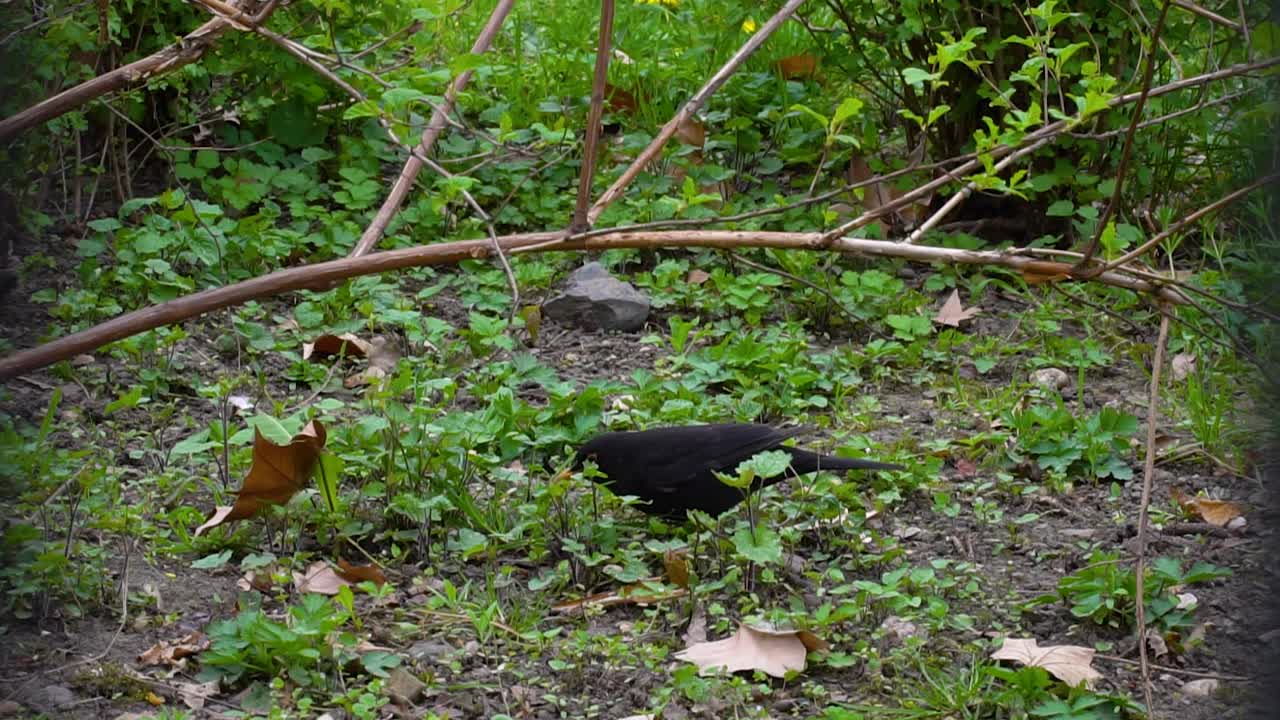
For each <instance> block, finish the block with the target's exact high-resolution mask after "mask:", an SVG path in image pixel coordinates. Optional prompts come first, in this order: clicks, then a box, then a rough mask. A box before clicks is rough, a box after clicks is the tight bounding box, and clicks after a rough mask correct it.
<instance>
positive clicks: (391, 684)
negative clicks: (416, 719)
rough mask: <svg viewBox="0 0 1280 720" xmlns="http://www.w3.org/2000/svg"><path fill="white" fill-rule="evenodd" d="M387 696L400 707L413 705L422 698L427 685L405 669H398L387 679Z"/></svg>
mask: <svg viewBox="0 0 1280 720" xmlns="http://www.w3.org/2000/svg"><path fill="white" fill-rule="evenodd" d="M386 688H387V695H388V696H389V697H390V698H391V699H392V700H394V701H395V702H396V704H398V705H412V704H413V703H414V701H416V700H417V699H418V698H420V697H422V691H423V690H426V688H427V684H426V683H424V682H422V681H421V680H419V679H418V678H417V677H415V676H414V675H413V673H411V672H409V671H408V670H405V669H404V668H396V669H394V670H392V671H391V674H390V675H389V676H388V677H387V685H386Z"/></svg>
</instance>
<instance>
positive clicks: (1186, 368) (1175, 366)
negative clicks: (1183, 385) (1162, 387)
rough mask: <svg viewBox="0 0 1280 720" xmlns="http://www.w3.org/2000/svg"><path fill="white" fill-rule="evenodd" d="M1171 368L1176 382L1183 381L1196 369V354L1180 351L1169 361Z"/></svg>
mask: <svg viewBox="0 0 1280 720" xmlns="http://www.w3.org/2000/svg"><path fill="white" fill-rule="evenodd" d="M1169 368H1170V374H1171V375H1173V380H1174V382H1182V381H1183V380H1186V379H1187V376H1188V375H1190V374H1191V373H1193V372H1195V371H1196V356H1195V355H1194V354H1192V353H1185V352H1184V353H1178V354H1177V355H1174V356H1173V359H1172V360H1170V361H1169Z"/></svg>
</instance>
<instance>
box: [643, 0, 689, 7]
mask: <svg viewBox="0 0 1280 720" xmlns="http://www.w3.org/2000/svg"><path fill="white" fill-rule="evenodd" d="M636 4H637V5H666V6H667V7H676V6H677V5H679V4H680V0H636Z"/></svg>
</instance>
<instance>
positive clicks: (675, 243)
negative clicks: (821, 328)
mask: <svg viewBox="0 0 1280 720" xmlns="http://www.w3.org/2000/svg"><path fill="white" fill-rule="evenodd" d="M563 236H564V233H563V231H556V232H540V233H524V234H519V235H508V236H505V237H501V238H496V239H490V238H485V239H482V240H460V241H457V242H446V243H437V244H434V245H420V246H417V247H412V248H404V249H400V250H388V251H384V252H375V253H370V254H368V255H363V256H361V257H358V258H352V257H347V258H342V259H339V260H330V261H328V262H322V263H316V264H314V265H303V266H300V267H291V268H286V269H284V270H277V271H276V272H273V273H271V274H269V275H263V276H260V277H256V278H252V279H249V280H245V281H244V282H239V283H236V284H234V285H227V286H225V287H219V288H212V289H209V290H203V291H201V292H198V293H194V294H191V295H186V296H184V297H180V298H176V299H174V300H170V301H168V302H166V303H161V304H160V305H153V306H151V307H146V308H142V309H141V310H135V311H133V312H130V313H126V314H124V315H119V316H117V317H115V318H112V319H111V320H108V321H106V322H104V323H101V324H99V325H95V326H93V327H91V328H88V329H86V330H81V331H80V332H77V333H73V334H71V335H67V336H66V337H61V338H58V339H57V340H51V341H49V342H47V343H45V344H43V345H39V346H37V347H34V348H31V349H28V350H21V351H18V352H15V353H11V354H10V355H8V356H6V357H4V358H0V381H3V380H8V379H10V378H13V377H17V376H19V375H22V374H25V373H28V372H31V371H33V370H37V369H39V368H42V367H46V366H48V365H52V364H53V363H56V362H60V361H62V360H66V359H69V358H72V357H75V356H76V355H79V354H81V353H85V352H90V351H93V350H96V349H98V348H100V347H102V346H103V345H106V344H107V343H110V342H115V341H117V340H123V339H124V338H127V337H131V336H133V335H136V334H138V333H141V332H145V331H147V330H154V329H155V328H158V327H164V326H165V325H171V324H173V323H178V322H182V321H184V320H190V319H191V318H194V317H198V316H200V315H203V314H205V313H209V312H212V311H214V310H220V309H222V308H227V307H232V306H235V305H240V304H242V303H245V302H248V301H250V300H255V299H258V298H264V297H270V296H273V295H279V294H281V293H284V292H288V291H290V290H303V289H308V288H314V287H328V286H329V285H330V284H331V283H336V282H338V281H341V280H347V279H349V278H353V277H358V276H361V275H372V274H375V273H382V272H388V271H391V270H400V269H403V268H408V267H418V266H423V265H445V264H450V263H457V262H461V261H462V260H466V259H468V258H477V259H478V258H484V257H488V256H490V255H491V254H493V253H495V252H500V251H505V252H507V253H510V254H516V253H518V252H520V251H521V250H524V251H527V252H546V251H549V250H579V251H580V250H607V249H610V248H659V247H709V248H719V249H731V248H741V247H770V248H779V249H790V250H834V251H836V252H840V253H846V254H861V255H875V256H880V257H900V258H905V259H907V260H915V261H918V262H930V263H932V262H951V263H959V264H966V265H1000V266H1004V267H1009V268H1014V269H1017V270H1025V271H1027V272H1033V273H1036V274H1039V275H1049V276H1060V275H1065V274H1066V272H1067V271H1068V270H1070V268H1071V266H1070V265H1068V264H1066V263H1059V262H1049V261H1045V260H1036V259H1033V258H1029V257H1027V256H1025V255H1019V254H1015V253H1012V252H1003V251H995V250H962V249H957V248H940V247H931V246H927V245H906V244H903V243H898V242H893V241H889V240H864V239H861V238H838V239H837V240H835V241H834V242H832V243H831V244H830V245H826V244H825V243H824V240H823V236H822V234H821V233H816V232H812V233H789V232H741V231H732V230H696V231H686V232H626V231H619V232H614V233H611V234H608V235H600V236H596V237H592V238H588V239H581V238H573V237H571V238H567V239H564V240H561V239H560V238H563ZM553 241H554V242H553ZM1092 279H1093V280H1095V281H1097V282H1101V283H1103V284H1107V285H1115V286H1117V287H1124V288H1128V289H1130V290H1134V291H1137V292H1147V293H1156V294H1158V295H1159V297H1160V298H1161V299H1164V300H1167V301H1171V302H1175V303H1178V302H1183V301H1184V300H1183V298H1182V296H1181V295H1179V294H1178V293H1175V292H1173V291H1170V290H1168V289H1166V288H1164V287H1162V286H1161V285H1160V284H1158V283H1152V282H1147V281H1145V280H1139V279H1137V278H1133V277H1131V276H1128V275H1125V274H1122V273H1116V272H1110V273H1103V274H1101V275H1099V276H1097V277H1096V278H1092Z"/></svg>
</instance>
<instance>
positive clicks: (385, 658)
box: [360, 650, 400, 678]
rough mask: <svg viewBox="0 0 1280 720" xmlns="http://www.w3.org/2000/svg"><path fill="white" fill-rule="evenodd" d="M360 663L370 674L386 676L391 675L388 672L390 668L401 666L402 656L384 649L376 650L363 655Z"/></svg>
mask: <svg viewBox="0 0 1280 720" xmlns="http://www.w3.org/2000/svg"><path fill="white" fill-rule="evenodd" d="M360 664H361V665H363V666H364V669H365V671H366V672H368V673H369V674H370V675H376V676H378V677H383V678H384V677H388V676H389V675H390V673H388V672H387V670H388V669H390V668H394V667H399V665H400V656H399V655H396V654H395V653H389V652H386V651H384V650H375V651H373V652H368V653H365V654H364V655H361V656H360Z"/></svg>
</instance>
